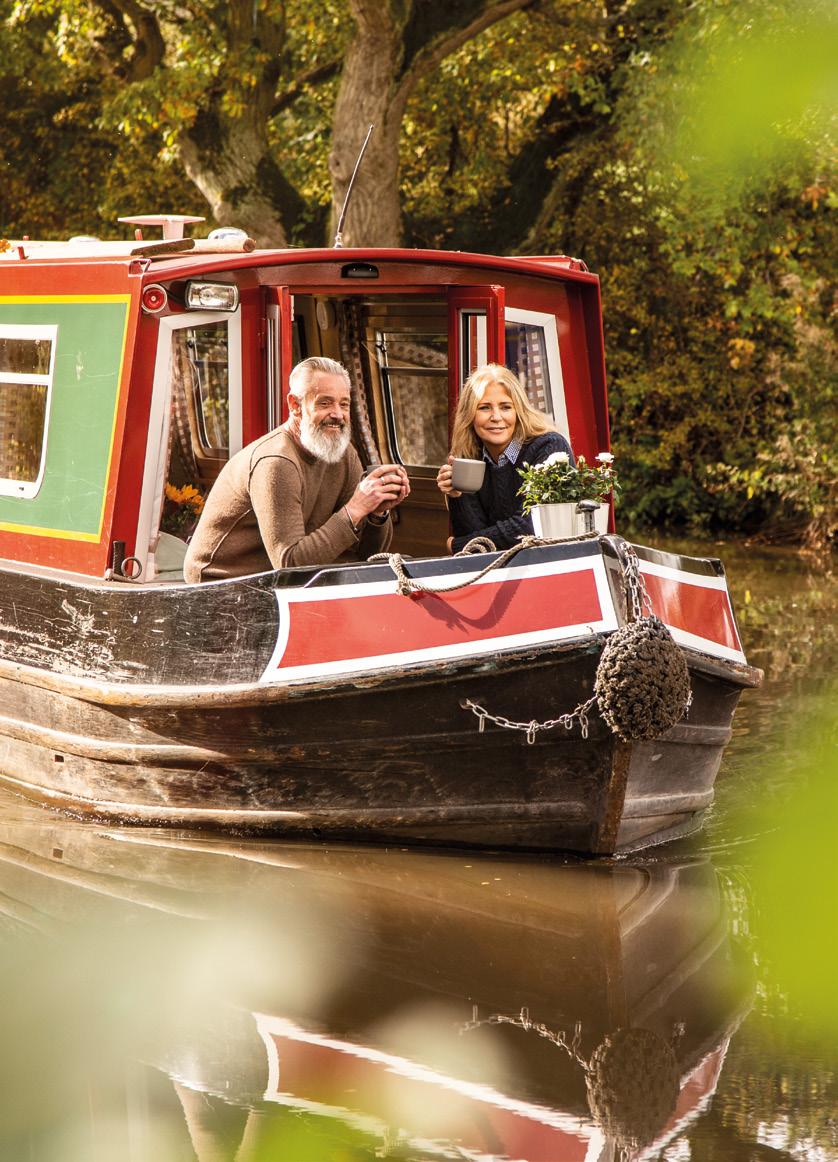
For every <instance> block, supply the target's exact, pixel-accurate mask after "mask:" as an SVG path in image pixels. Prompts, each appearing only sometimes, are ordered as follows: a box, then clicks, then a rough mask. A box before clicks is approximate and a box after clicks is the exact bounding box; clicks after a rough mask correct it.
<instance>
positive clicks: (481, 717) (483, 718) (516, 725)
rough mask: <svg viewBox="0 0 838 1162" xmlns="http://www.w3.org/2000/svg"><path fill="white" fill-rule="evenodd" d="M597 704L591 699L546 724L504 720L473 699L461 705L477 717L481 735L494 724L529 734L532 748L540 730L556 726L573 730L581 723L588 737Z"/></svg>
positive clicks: (545, 722)
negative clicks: (487, 724) (590, 711)
mask: <svg viewBox="0 0 838 1162" xmlns="http://www.w3.org/2000/svg"><path fill="white" fill-rule="evenodd" d="M595 702H596V698H589V699H588V701H587V702H582V703H580V705H579V706H577V707H576V709H575V710H571V711H570V713H568V714H562V715H561V716H560V717H559V718H548V719H546V720H545V721H544V722H539V721H538V720H537V719H535V718H533V719H532V721H531V722H513V721H512V719H511V718H504V717H503V715H502V714H490V713H489V711H488V710H487V709H486V708H485V706H481V705H480V703H479V702H472V700H471V698H464V699H463V700H462V702H460V705H461V706H462V708H463V710H470V711H471V712H472V714H474V715H476V717H477V719H478V721H479V726H478V731H479V733H480V734H482V733H483V731H484V730H485V729H486V723H487V721H488V722H492V723H494V725H495V726H500V727H502V728H503V729H504V730H524V731H526V734H527V742H528V743H529V745H530V746H532V744H533V743H534V742H535V739H536V735H537V734H538V732H539V731H540V730H552V729H553V728H554V727H556V726H563V727H564V728H565V730H572V729H573V724H574V723H575V722H578V723H579V726H580V728H581V731H582V737H583V738H587V737H588V711H589V710H590V709H591V707H592V706H593V705H594V703H595Z"/></svg>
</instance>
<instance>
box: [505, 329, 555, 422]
mask: <svg viewBox="0 0 838 1162" xmlns="http://www.w3.org/2000/svg"><path fill="white" fill-rule="evenodd" d="M504 330H505V335H506V350H505V352H504V360H505V363H506V366H507V367H508V368H509V370H510V371H514V373H515V374H516V375H517V376H518V380H519V382H520V384H521V386H522V387H523V388H524V391H526V393H527V397H528V399H529V401H530V403H531V404H532V405H533V407H535V408H538V410H539V411H542V412H547V414H548V415H550V416H552V418H553V420H554V421H555V422H556V425H557V426H558V428H559V430H560V431H562V432H564V433H565V434H566V433H567V430H568V428H567V407H566V405H565V398H564V384H563V381H562V365H561V360H560V359H559V339H558V333H557V329H556V316H555V315H550V314H546V313H543V312H541V311H522V310H517V309H510V308H507V310H506V316H505V325H504Z"/></svg>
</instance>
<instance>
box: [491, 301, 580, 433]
mask: <svg viewBox="0 0 838 1162" xmlns="http://www.w3.org/2000/svg"><path fill="white" fill-rule="evenodd" d="M504 322H506V323H524V324H526V325H527V326H530V327H542V328H543V329H544V350H545V353H546V355H547V371H548V373H549V376H550V398H551V401H552V404H553V420H554V421H555V424H556V427H557V428H558V429H559V431H560V432H561V433H562V435H564V436H567V437H568V439H570V428H569V426H568V422H567V401H566V399H565V390H564V376H563V374H562V361H561V358H560V356H559V332H558V327H557V324H556V316H555V315H551V314H549V313H548V312H546V311H524V310H521V309H520V308H519V307H507V308H506V311H505V312H504Z"/></svg>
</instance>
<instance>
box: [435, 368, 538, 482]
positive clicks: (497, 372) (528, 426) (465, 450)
mask: <svg viewBox="0 0 838 1162" xmlns="http://www.w3.org/2000/svg"><path fill="white" fill-rule="evenodd" d="M492 383H498V384H500V386H501V387H502V388H503V389H504V391H505V392H506V393H507V395H508V396H509V398H510V399H511V400H512V406H513V407H514V408H515V415H516V416H517V417H518V422H517V423H516V424H515V431H514V433H513V439H516V440H518V441H519V442H520V443H522V444H523V443H525V442H526V441H527V440H531V439H532V438H533V436H542V435H543V434H544V433H545V432H555V431H556V425H555V424H554V423H553V421H552V420H551V419H550V417H549V416H546V415H545V414H544V412H540V411H538V410H537V409H536V408H534V407H533V406H532V404H531V403H530V401H529V400H528V399H527V396H526V393H525V392H524V389H523V388H522V387H521V384H520V383H519V382H518V377H517V375H515V374H514V373H513V372H511V371H510V370H509V368H508V367H501V365H500V364H499V363H485V364H484V365H483V366H482V367H478V368H477V369H476V371H472V373H471V375H470V376H469V377H468V379H467V380H466V381H465V383H464V384H463V390H462V391H461V392H460V398H459V401H458V402H457V411H456V412H455V414H454V426H453V429H452V431H451V452H452V453H453V455H455V456H457V457H461V458H464V459H467V460H479V459H480V457H481V456H482V455H483V447H482V445H481V443H480V441H479V440H478V438H477V436H476V435H475V432H474V417H475V415H476V414H477V407H478V404H479V403H480V401H481V400H482V399H483V396H484V395H485V393H486V388H487V387H488V386H489V385H490V384H492Z"/></svg>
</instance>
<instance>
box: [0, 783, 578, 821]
mask: <svg viewBox="0 0 838 1162" xmlns="http://www.w3.org/2000/svg"><path fill="white" fill-rule="evenodd" d="M2 781H3V783H4V784H5V785H7V786H8V787H9V788H10V789H12V790H19V791H20V793H22V794H25V795H26V797H27V798H28V799H35V800H38V801H39V802H43V803H48V804H49V805H50V806H53V807H61V808H62V809H63V810H65V811H69V812H70V813H71V814H75V815H77V816H79V815H85V816H93V817H111V818H112V817H114V816H117V817H119V818H121V819H124V820H126V821H128V820H130V821H131V822H139V823H152V824H153V823H161V824H164V825H165V826H172V825H173V824H175V825H182V826H184V827H189V826H195V827H200V826H202V825H209V826H212V827H213V828H217V827H219V826H222V827H225V828H234V829H237V830H241V831H249V830H260V829H264V828H274V827H276V826H278V825H282V827H284V828H288V829H292V828H294V827H297V828H300V829H303V830H311V829H316V828H318V827H328V828H329V829H330V831H335V830H340V828H341V826H342V825H343V827H344V829H345V830H346V831H347V832H349V831H353V832H354V831H357V830H358V829H359V828H364V827H366V826H367V825H369V824H372V825H373V826H374V827H375V829H376V830H377V831H378V832H379V833H380V832H381V831H382V830H383V829H385V828H386V827H387V826H388V825H391V826H392V828H393V834H395V833H396V831H402V830H403V829H404V828H405V827H428V826H435V825H438V824H443V825H448V824H456V823H467V824H475V825H477V826H478V827H479V826H480V825H485V824H492V823H502V824H509V823H511V822H514V823H526V822H530V821H532V822H535V823H544V822H545V821H548V822H550V821H556V822H561V823H576V822H585V821H586V820H587V819H588V814H589V813H588V807H587V804H585V803H580V802H575V801H570V800H565V801H564V802H553V803H545V802H539V803H491V804H485V803H473V804H462V805H459V806H456V807H453V806H445V805H441V806H428V807H411V808H410V809H408V810H405V809H404V808H400V807H364V808H354V807H350V808H346V807H336V808H333V809H331V808H330V809H329V810H327V811H317V810H314V811H292V810H263V809H259V810H255V809H253V810H236V809H232V808H216V809H213V808H210V807H167V806H165V805H164V804H161V805H158V804H155V805H154V806H148V805H145V804H138V803H118V802H115V801H113V800H105V799H90V798H87V797H84V796H81V795H65V794H64V793H62V792H61V791H55V790H52V789H50V788H47V787H42V786H40V785H39V784H34V783H28V782H27V781H26V780H25V779H16V778H15V777H14V776H12V775H3V776H2Z"/></svg>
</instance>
